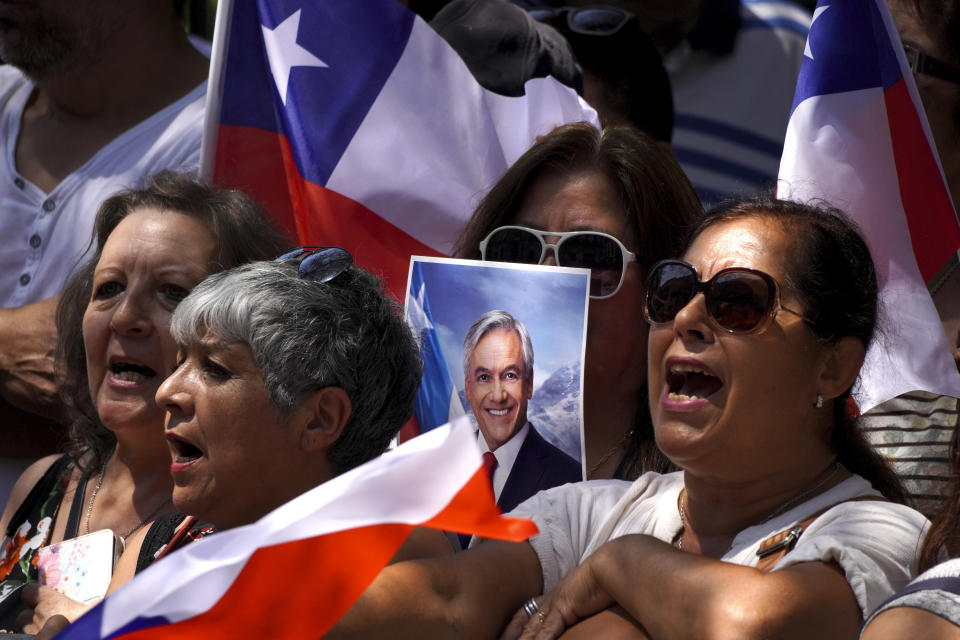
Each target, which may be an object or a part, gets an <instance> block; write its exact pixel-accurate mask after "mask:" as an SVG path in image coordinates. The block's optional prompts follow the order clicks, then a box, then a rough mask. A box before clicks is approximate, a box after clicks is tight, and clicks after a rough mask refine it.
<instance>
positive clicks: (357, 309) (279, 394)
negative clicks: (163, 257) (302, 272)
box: [170, 260, 422, 473]
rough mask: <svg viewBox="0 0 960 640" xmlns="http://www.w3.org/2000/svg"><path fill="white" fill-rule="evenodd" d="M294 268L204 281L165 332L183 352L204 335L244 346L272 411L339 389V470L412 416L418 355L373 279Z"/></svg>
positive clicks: (376, 449) (245, 269) (268, 265)
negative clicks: (346, 407) (342, 412)
mask: <svg viewBox="0 0 960 640" xmlns="http://www.w3.org/2000/svg"><path fill="white" fill-rule="evenodd" d="M298 264H299V261H298V260H288V261H284V262H254V263H251V264H247V265H243V266H241V267H237V268H235V269H231V270H229V271H224V272H221V273H218V274H215V275H213V276H211V277H209V278H207V279H206V280H204V281H203V282H202V283H200V284H199V285H197V287H196V288H195V289H194V290H193V291H192V292H191V293H190V295H188V296H187V297H186V298H185V299H184V300H183V301H182V302H181V303H180V305H179V306H178V307H177V310H176V312H175V313H174V315H173V318H172V320H171V325H170V333H171V335H172V336H173V338H174V340H176V342H177V344H178V345H180V347H181V348H183V347H187V346H190V345H193V344H197V343H198V342H199V341H200V340H201V339H202V338H203V337H204V336H205V335H206V333H207V332H208V331H209V332H212V333H213V334H214V335H216V336H217V337H218V338H219V339H221V340H225V341H227V342H238V343H242V344H245V345H247V346H248V347H249V348H250V350H251V352H252V353H253V358H254V360H255V361H256V363H257V365H258V366H259V367H260V373H261V376H262V377H263V382H264V385H265V386H266V388H267V391H268V392H269V394H270V397H271V399H272V400H273V403H274V405H275V406H276V407H277V410H278V414H279V415H283V414H285V413H287V412H289V411H291V410H292V409H293V408H294V406H295V405H296V402H297V400H298V399H299V398H300V397H301V396H302V394H304V393H309V392H311V391H315V390H317V389H321V388H323V387H340V388H341V389H343V390H344V391H345V392H346V393H347V396H348V397H349V398H350V405H351V409H352V411H351V414H350V417H349V419H348V420H347V423H346V425H345V426H344V429H343V432H342V434H341V435H340V438H339V439H338V440H337V441H336V443H334V445H333V446H332V447H331V448H330V450H329V452H328V455H329V456H330V461H331V462H332V463H333V465H334V467H335V468H336V469H337V472H338V473H342V472H344V471H346V470H348V469H351V468H353V467H355V466H357V465H359V464H362V463H363V462H366V461H367V460H370V459H372V458H375V457H376V456H378V455H380V454H381V453H383V451H385V450H386V448H387V446H388V445H389V443H390V440H391V439H392V438H393V437H394V436H396V435H397V432H398V431H399V430H400V427H401V426H403V423H404V422H405V421H406V420H407V419H408V418H409V417H410V414H411V412H412V410H413V400H414V396H415V394H416V391H417V387H418V386H419V384H420V374H421V371H422V363H421V359H420V351H419V349H418V347H417V343H416V340H415V339H414V337H413V335H412V334H411V332H410V330H409V328H408V327H407V324H406V323H405V322H404V321H403V320H402V318H401V316H400V313H399V307H398V305H397V304H396V303H395V302H393V301H392V300H391V299H389V298H388V297H387V296H386V295H384V293H383V289H382V287H381V284H380V281H379V280H378V279H377V278H376V277H374V276H373V275H371V274H369V273H367V272H366V271H364V270H363V269H360V268H358V267H350V268H349V269H348V270H347V271H345V272H343V273H341V274H340V275H339V276H337V277H336V278H335V279H333V280H331V281H330V282H327V283H323V284H321V283H317V282H314V281H310V280H304V279H302V278H300V277H299V275H298V273H297V266H298Z"/></svg>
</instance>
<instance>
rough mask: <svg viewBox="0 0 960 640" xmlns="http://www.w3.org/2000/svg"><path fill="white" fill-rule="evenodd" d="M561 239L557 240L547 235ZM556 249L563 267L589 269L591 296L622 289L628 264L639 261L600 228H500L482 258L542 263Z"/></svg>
mask: <svg viewBox="0 0 960 640" xmlns="http://www.w3.org/2000/svg"><path fill="white" fill-rule="evenodd" d="M547 236H551V237H555V238H558V240H557V241H556V242H555V243H549V242H547V241H546V239H545V238H546V237H547ZM547 248H550V249H552V250H553V255H554V256H555V258H556V261H557V264H558V265H559V266H561V267H580V268H584V269H590V297H591V298H597V299H602V298H609V297H610V296H612V295H613V294H615V293H616V292H617V291H619V290H620V285H621V284H623V274H624V273H625V272H626V270H627V265H628V264H630V263H631V262H635V261H636V260H637V256H636V255H635V254H634V253H633V252H631V251H628V250H627V248H626V247H625V246H623V243H621V242H620V241H619V240H617V239H616V238H614V237H613V236H611V235H609V234H606V233H601V232H599V231H566V232H557V231H540V230H538V229H529V228H527V227H517V226H508V227H498V228H496V229H494V230H493V231H491V232H490V235H488V236H487V237H486V238H484V239H483V241H482V242H481V243H480V257H481V258H483V259H484V260H490V261H494V262H514V263H519V264H540V263H542V262H543V260H544V258H546V257H547Z"/></svg>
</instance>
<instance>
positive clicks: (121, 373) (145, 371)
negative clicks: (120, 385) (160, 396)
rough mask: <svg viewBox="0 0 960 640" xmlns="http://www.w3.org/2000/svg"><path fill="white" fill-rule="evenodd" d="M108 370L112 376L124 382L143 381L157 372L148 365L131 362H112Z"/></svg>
mask: <svg viewBox="0 0 960 640" xmlns="http://www.w3.org/2000/svg"><path fill="white" fill-rule="evenodd" d="M110 372H111V373H112V374H113V377H114V378H116V379H117V380H123V381H124V382H143V381H144V380H146V379H147V378H155V377H157V372H156V371H154V370H153V369H151V368H150V367H146V366H143V365H139V364H133V363H132V362H114V363H113V364H111V365H110Z"/></svg>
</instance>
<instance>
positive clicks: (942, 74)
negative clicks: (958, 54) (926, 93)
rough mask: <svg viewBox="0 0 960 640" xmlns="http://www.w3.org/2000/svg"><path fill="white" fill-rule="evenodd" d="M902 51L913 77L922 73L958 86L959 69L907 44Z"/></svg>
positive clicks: (959, 81)
mask: <svg viewBox="0 0 960 640" xmlns="http://www.w3.org/2000/svg"><path fill="white" fill-rule="evenodd" d="M903 50H904V52H906V54H907V63H909V65H910V71H912V72H913V75H917V74H918V73H922V74H924V75H927V76H933V77H934V78H940V79H941V80H946V81H947V82H953V83H954V84H960V67H956V66H954V65H952V64H950V63H948V62H944V61H943V60H940V59H939V58H934V57H933V56H930V55H927V54H925V53H924V52H922V51H920V50H919V49H917V48H916V47H913V46H911V45H909V44H905V45H903Z"/></svg>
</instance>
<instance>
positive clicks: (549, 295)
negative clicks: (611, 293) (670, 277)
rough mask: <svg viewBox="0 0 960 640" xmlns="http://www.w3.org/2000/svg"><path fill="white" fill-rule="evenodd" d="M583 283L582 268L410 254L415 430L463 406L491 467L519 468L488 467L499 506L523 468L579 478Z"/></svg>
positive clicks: (586, 301)
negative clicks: (417, 358)
mask: <svg viewBox="0 0 960 640" xmlns="http://www.w3.org/2000/svg"><path fill="white" fill-rule="evenodd" d="M589 283H590V271H589V270H588V269H572V268H565V267H550V266H539V265H520V264H506V263H499V262H482V261H476V260H457V259H452V258H428V257H420V256H414V257H412V258H411V260H410V274H409V277H408V280H407V293H406V301H405V305H404V307H405V313H406V318H407V321H408V322H409V323H410V325H411V327H412V328H413V330H414V332H415V333H416V334H417V336H418V338H419V340H420V344H421V351H422V353H423V360H424V372H423V381H422V382H421V385H420V389H419V391H418V392H417V398H416V403H415V414H416V418H417V422H418V423H419V429H420V433H424V432H426V431H429V430H430V429H434V428H436V427H438V426H440V425H443V424H446V423H447V422H450V421H452V420H454V419H456V418H457V417H460V416H462V415H467V416H468V417H469V418H470V420H471V421H472V422H473V425H474V428H475V430H476V432H477V439H478V446H479V447H480V449H481V450H489V451H491V452H493V453H494V454H495V456H496V458H497V461H498V462H499V465H497V466H499V467H503V466H505V465H507V464H509V466H510V467H518V466H519V467H522V468H523V471H521V470H520V469H515V468H510V469H506V468H502V469H499V471H496V472H495V473H496V476H493V475H492V477H494V478H496V479H495V480H493V485H494V493H495V494H496V495H497V497H498V504H500V506H501V508H502V509H504V510H507V509H509V508H511V507H510V506H509V504H504V501H505V500H504V499H507V500H506V501H507V502H512V501H513V500H512V499H510V496H509V495H504V494H510V493H513V490H514V489H515V487H513V486H512V485H515V484H516V482H515V480H517V477H518V475H520V474H527V475H531V476H533V475H537V474H539V475H540V476H541V481H544V479H549V478H553V479H554V480H559V478H566V479H564V480H563V481H556V482H554V483H553V484H563V483H564V482H572V481H576V480H580V479H583V477H584V466H583V464H584V463H583V460H584V454H583V382H582V371H583V362H584V357H585V352H586V351H585V350H586V325H587V308H588V305H589ZM524 334H525V336H524ZM525 344H526V348H525ZM528 360H532V366H529V365H528V362H527V361H528ZM534 458H535V459H536V460H535V461H533V459H534ZM539 467H544V468H543V469H539V470H538V468H539ZM488 471H489V469H488ZM491 473H493V472H491ZM571 474H575V475H576V477H570V475H571ZM529 483H534V481H533V479H532V478H528V484H529ZM543 488H545V487H542V486H541V487H539V488H537V490H541V489H543ZM533 493H535V491H532V492H530V494H529V495H532V494H533ZM526 497H528V496H526V495H524V496H522V499H525V498H526Z"/></svg>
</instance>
